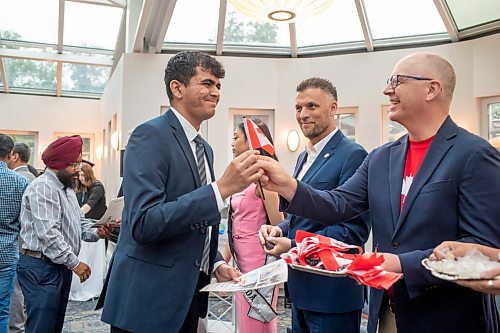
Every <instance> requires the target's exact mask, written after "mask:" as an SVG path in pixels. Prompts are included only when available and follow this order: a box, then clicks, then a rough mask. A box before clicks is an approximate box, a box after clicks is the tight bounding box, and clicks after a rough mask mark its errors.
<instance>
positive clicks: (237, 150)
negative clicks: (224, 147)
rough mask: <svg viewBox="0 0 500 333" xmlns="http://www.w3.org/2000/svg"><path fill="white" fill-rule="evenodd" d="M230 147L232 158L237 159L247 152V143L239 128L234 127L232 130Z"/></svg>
mask: <svg viewBox="0 0 500 333" xmlns="http://www.w3.org/2000/svg"><path fill="white" fill-rule="evenodd" d="M231 147H232V148H233V156H234V157H237V156H239V155H240V154H242V153H244V152H246V151H247V150H248V141H247V139H246V138H245V133H243V131H242V130H241V128H239V127H236V129H235V130H234V134H233V143H232V144H231Z"/></svg>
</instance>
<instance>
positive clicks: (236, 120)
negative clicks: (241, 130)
mask: <svg viewBox="0 0 500 333" xmlns="http://www.w3.org/2000/svg"><path fill="white" fill-rule="evenodd" d="M229 115H230V117H232V120H233V121H232V123H231V122H230V123H229V124H230V125H231V124H232V127H231V129H230V132H229V133H231V138H232V137H233V132H234V129H235V128H236V126H238V124H240V123H242V122H243V117H247V118H250V119H252V120H255V119H260V120H262V121H263V122H264V123H265V124H266V125H267V127H268V128H269V131H270V132H271V136H272V138H273V140H274V110H258V109H230V111H229ZM230 119H231V118H230Z"/></svg>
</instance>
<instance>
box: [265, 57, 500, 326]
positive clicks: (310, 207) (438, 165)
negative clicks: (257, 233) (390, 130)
mask: <svg viewBox="0 0 500 333" xmlns="http://www.w3.org/2000/svg"><path fill="white" fill-rule="evenodd" d="M455 80H456V78H455V72H454V69H453V67H452V66H451V64H450V63H449V62H448V61H447V60H446V59H445V58H443V57H442V56H439V55H437V54H433V53H414V54H411V55H409V56H407V57H405V58H403V59H402V60H401V61H399V62H398V63H397V64H396V66H395V68H394V70H393V73H392V75H391V77H390V78H389V80H388V81H387V85H386V87H385V88H384V92H383V93H384V94H385V95H386V96H388V97H389V101H390V107H389V118H390V119H391V120H393V121H396V122H398V123H400V124H401V125H403V126H404V127H405V128H406V129H407V130H408V134H407V135H404V136H403V137H401V138H400V139H399V140H397V141H395V142H391V143H388V144H386V145H384V146H382V147H379V148H377V149H374V150H373V151H372V152H371V153H370V154H369V155H368V156H367V157H366V159H365V160H364V162H363V164H362V165H361V166H360V168H359V169H358V170H357V171H356V173H355V174H354V175H353V176H352V178H350V179H349V180H348V181H347V182H346V183H344V185H342V186H340V187H338V188H337V189H335V190H330V191H319V190H315V189H313V188H312V187H310V186H308V185H307V184H304V183H303V182H300V181H297V180H295V179H294V178H292V177H290V176H289V175H288V174H287V173H286V171H285V170H284V169H283V168H282V167H281V166H280V165H279V164H278V163H277V162H275V161H271V160H269V159H266V158H265V157H259V159H260V162H259V164H260V166H261V168H262V169H264V170H265V175H264V176H263V177H262V179H261V182H262V184H263V185H264V186H265V188H267V189H268V190H270V191H277V192H279V193H280V195H281V196H282V197H283V199H284V200H285V201H286V202H283V207H284V208H286V210H285V211H286V212H287V213H290V214H294V215H299V216H303V217H306V218H309V219H314V220H316V221H318V222H320V223H323V224H325V225H335V224H337V223H340V222H343V221H345V220H347V219H349V218H351V217H353V216H356V215H358V214H360V213H362V212H365V211H366V210H368V209H369V211H370V220H371V223H372V227H373V228H372V231H373V244H374V245H375V246H376V248H377V251H378V252H379V253H381V254H383V256H384V258H385V262H384V263H383V265H382V267H383V268H384V269H386V270H388V271H392V272H397V273H403V278H402V279H401V280H400V281H398V282H397V283H396V284H395V285H394V286H393V288H392V289H391V290H388V291H386V292H384V290H378V289H372V290H371V292H370V303H369V306H370V310H369V320H368V332H369V333H375V332H376V331H377V325H378V326H379V330H378V332H379V333H382V332H396V331H398V332H404V333H412V332H415V333H421V332H440V333H446V332H450V333H451V332H453V333H457V332H464V333H465V332H498V327H499V326H498V325H499V322H498V313H497V309H496V306H495V302H494V298H493V297H492V296H490V295H485V294H482V293H480V292H477V291H473V290H470V289H466V288H463V287H460V286H457V285H456V284H454V283H451V282H448V281H445V280H441V279H438V278H436V277H434V276H432V275H431V273H430V272H429V271H427V270H426V269H425V268H424V267H423V266H422V265H421V261H422V260H423V259H424V258H426V257H428V256H429V255H430V254H431V253H432V250H433V249H434V247H436V246H437V245H439V244H440V243H441V242H442V241H445V240H455V241H461V242H470V243H479V244H484V245H487V246H493V247H496V248H498V247H499V245H500V228H499V227H498V217H499V216H500V205H499V204H498V198H500V153H499V152H498V150H497V149H495V148H494V147H493V146H492V145H491V144H489V143H488V142H487V141H486V140H484V139H482V138H480V137H478V136H476V135H474V134H471V133H469V132H467V131H466V130H465V129H463V128H460V127H459V126H457V125H456V124H455V123H454V122H453V120H452V119H451V117H450V116H449V110H450V105H451V101H452V96H453V91H454V88H455Z"/></svg>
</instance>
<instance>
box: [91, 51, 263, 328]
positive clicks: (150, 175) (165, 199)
mask: <svg viewBox="0 0 500 333" xmlns="http://www.w3.org/2000/svg"><path fill="white" fill-rule="evenodd" d="M224 74H225V73H224V69H223V68H222V65H221V64H220V63H219V62H218V61H217V60H216V59H215V58H213V57H211V56H209V55H207V54H204V53H201V52H192V51H185V52H181V53H178V54H176V55H175V56H173V57H172V58H171V59H170V60H169V62H168V65H167V68H166V69H165V84H166V88H167V94H168V97H169V99H170V103H171V108H170V109H169V110H168V112H166V113H165V114H164V115H161V116H159V117H157V118H154V119H151V120H149V121H147V122H145V123H143V124H141V125H139V126H138V127H137V128H136V129H135V130H134V132H133V133H132V135H131V137H130V139H129V141H128V143H127V149H126V151H125V156H124V177H123V194H124V198H125V206H124V211H123V218H122V223H121V230H120V236H119V240H118V244H117V247H116V250H115V253H114V255H113V258H112V261H111V264H110V269H109V272H108V277H107V283H106V285H105V288H104V290H103V292H102V295H101V299H100V302H104V309H103V312H102V320H103V321H104V322H107V323H109V324H111V332H134V333H141V332H143V333H155V332H158V333H166V332H189V333H194V332H196V331H197V326H198V320H199V318H200V317H201V318H203V317H205V316H206V314H207V303H208V293H201V292H200V291H199V290H200V289H201V288H203V287H204V286H205V285H206V284H208V283H209V281H210V277H211V275H212V272H214V274H215V277H216V278H217V280H219V281H227V280H231V279H232V280H238V276H239V273H238V272H236V270H235V269H234V268H232V267H230V266H228V265H226V264H225V263H224V262H223V259H222V256H221V255H220V253H218V251H217V240H218V225H219V222H220V214H219V212H220V211H221V210H222V209H223V200H224V199H226V198H227V197H229V196H230V195H231V194H233V193H236V192H239V191H241V190H243V189H244V188H246V187H247V186H248V185H249V184H251V183H252V182H254V181H256V180H257V179H258V178H259V177H260V173H259V170H258V166H257V165H256V163H255V162H256V156H255V154H256V153H257V152H256V151H248V152H245V153H244V154H242V155H240V156H239V157H237V158H235V159H234V160H233V161H232V162H231V163H230V164H229V166H228V167H227V168H226V170H225V172H224V174H223V175H222V177H221V178H219V179H218V180H215V176H214V172H213V152H212V149H211V147H210V146H209V145H208V143H207V142H206V141H205V140H203V139H202V138H201V136H200V134H199V131H200V125H201V123H202V122H203V121H205V120H207V119H209V118H211V117H212V116H213V115H214V114H215V107H216V106H217V103H218V102H219V98H220V92H219V90H220V87H221V83H220V80H221V79H222V78H223V77H224Z"/></svg>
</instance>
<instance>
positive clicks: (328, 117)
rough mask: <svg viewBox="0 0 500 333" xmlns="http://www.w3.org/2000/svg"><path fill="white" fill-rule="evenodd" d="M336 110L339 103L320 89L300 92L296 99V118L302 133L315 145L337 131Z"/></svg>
mask: <svg viewBox="0 0 500 333" xmlns="http://www.w3.org/2000/svg"><path fill="white" fill-rule="evenodd" d="M336 110H337V101H335V100H334V99H333V97H332V96H331V94H329V93H327V92H325V91H323V90H322V89H320V88H308V89H305V90H303V91H299V92H297V95H296V97H295V112H296V114H295V117H296V119H297V122H298V124H299V126H300V129H301V130H302V133H304V135H305V136H306V137H307V138H308V139H309V140H310V141H311V143H312V144H313V145H314V144H316V143H318V142H319V141H321V140H322V139H323V138H325V137H326V136H327V135H328V134H330V133H331V132H332V131H333V130H334V129H335V124H334V121H333V116H334V114H335V111H336Z"/></svg>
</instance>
